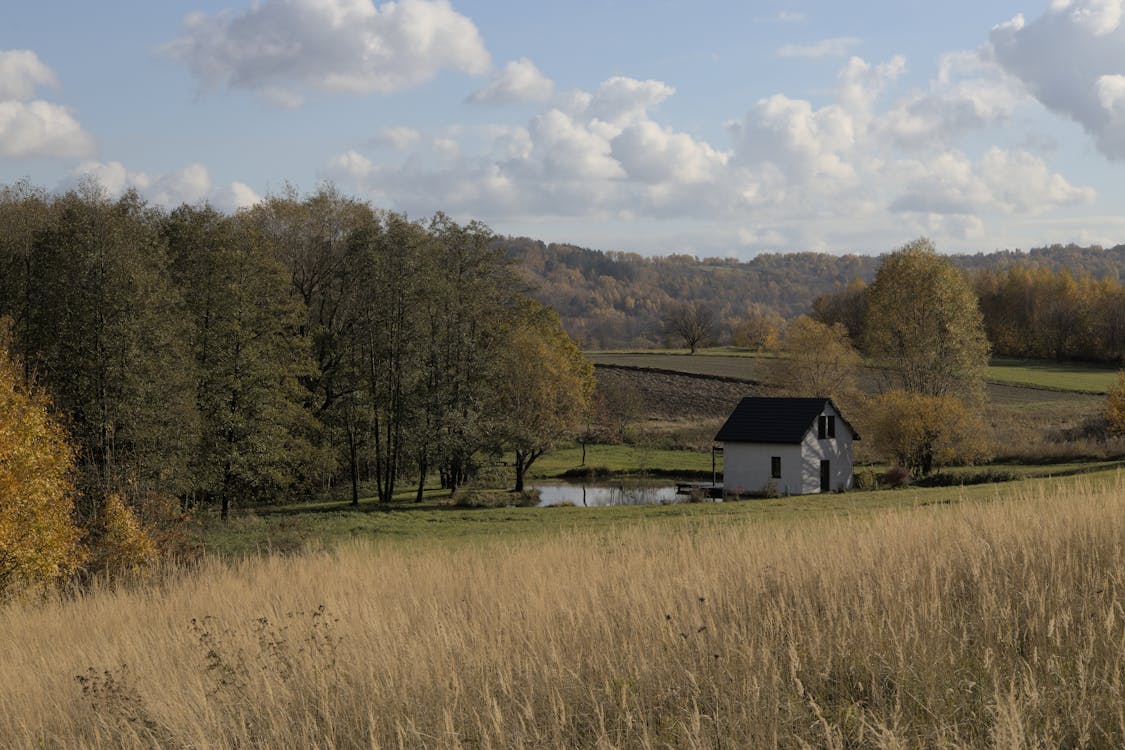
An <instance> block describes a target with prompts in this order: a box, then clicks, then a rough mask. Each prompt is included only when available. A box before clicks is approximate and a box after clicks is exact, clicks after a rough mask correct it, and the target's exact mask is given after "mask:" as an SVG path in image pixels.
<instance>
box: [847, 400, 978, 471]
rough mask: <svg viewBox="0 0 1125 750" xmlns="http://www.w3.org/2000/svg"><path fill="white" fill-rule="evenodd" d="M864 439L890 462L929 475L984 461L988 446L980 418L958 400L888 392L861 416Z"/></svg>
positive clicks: (872, 401) (874, 401)
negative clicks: (946, 467) (936, 470)
mask: <svg viewBox="0 0 1125 750" xmlns="http://www.w3.org/2000/svg"><path fill="white" fill-rule="evenodd" d="M862 413H863V414H864V418H863V420H862V424H863V427H864V428H865V430H864V434H867V435H869V436H870V438H871V439H872V440H873V441H874V443H875V446H876V448H877V449H878V450H879V451H880V452H882V453H883V454H884V455H886V456H887V457H888V458H890V459H893V460H895V461H897V462H898V463H899V464H900V465H902V466H905V467H907V468H909V469H920V470H921V472H922V473H923V474H928V473H929V472H930V471H931V470H932V469H933V468H934V467H940V466H944V465H946V464H950V463H973V462H976V461H979V460H982V459H984V458H986V457H987V456H988V454H989V444H988V440H987V438H986V437H985V433H986V431H985V425H984V423H983V421H982V420H981V418H980V417H979V416H978V415H977V414H976V413H975V412H973V411H971V410H970V409H969V408H967V407H966V405H965V402H963V401H962V400H961V399H959V398H957V397H956V396H927V395H923V394H920V393H908V392H906V391H898V390H895V391H889V392H888V393H884V394H882V395H880V396H876V397H874V398H872V399H870V401H869V402H868V404H867V408H866V409H864V410H863V412H862Z"/></svg>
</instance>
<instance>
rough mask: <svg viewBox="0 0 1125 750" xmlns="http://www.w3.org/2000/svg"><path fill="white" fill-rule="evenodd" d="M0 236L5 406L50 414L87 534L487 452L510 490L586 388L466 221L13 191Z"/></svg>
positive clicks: (484, 234)
mask: <svg viewBox="0 0 1125 750" xmlns="http://www.w3.org/2000/svg"><path fill="white" fill-rule="evenodd" d="M0 226H2V227H3V228H4V229H3V232H0V321H3V330H2V331H0V349H7V350H9V352H10V362H11V363H13V364H14V365H15V367H16V369H18V373H17V377H18V378H19V379H20V380H22V381H23V383H22V385H21V384H17V387H16V391H13V393H14V394H16V395H18V392H19V391H21V390H22V391H24V392H34V393H36V394H40V393H41V394H42V397H38V396H37V397H36V398H37V399H38V400H39V401H44V402H48V401H49V402H50V403H52V404H53V410H54V411H56V412H57V413H58V414H59V415H61V418H62V420H63V423H64V427H65V430H66V431H67V433H68V434H69V436H70V438H71V439H72V440H73V442H74V445H75V460H76V464H77V471H76V487H75V489H76V490H77V493H76V496H77V497H79V498H81V500H80V501H79V507H78V515H79V517H80V518H82V519H84V520H86V521H91V522H92V521H93V520H95V519H97V518H98V516H99V515H102V514H104V513H106V512H107V508H109V509H111V510H112V509H113V508H116V507H117V505H114V503H118V504H121V505H123V507H126V508H130V509H132V510H133V512H135V513H136V514H137V515H139V516H141V517H142V520H144V521H146V523H147V522H149V521H151V520H152V519H151V517H152V516H159V515H160V513H162V512H166V511H167V508H165V507H164V506H166V505H168V504H169V503H171V504H172V505H198V504H207V505H212V506H215V507H217V508H219V509H221V513H222V516H223V517H224V518H225V517H226V516H227V515H228V513H229V511H230V509H231V507H232V505H233V504H235V503H238V504H243V505H245V504H253V503H256V502H261V501H278V500H282V499H286V498H289V499H292V498H301V497H315V496H323V495H324V494H325V493H327V492H330V491H333V490H334V488H340V489H343V488H345V487H346V488H347V491H348V494H349V495H350V497H351V499H352V501H353V502H358V500H359V498H360V496H361V494H362V495H363V496H365V497H366V496H368V495H377V496H378V498H379V499H380V500H383V501H386V500H390V499H391V498H393V497H395V495H396V494H402V492H403V491H404V490H407V489H409V490H411V491H413V492H414V493H415V494H416V496H417V497H418V498H421V496H422V493H423V490H424V488H425V486H426V482H427V480H428V479H430V478H435V477H440V481H441V485H442V487H443V488H446V489H449V490H453V489H456V488H457V486H458V485H459V484H461V483H462V482H463V481H464V480H465V478H466V477H467V476H468V475H469V474H470V473H471V472H472V469H473V465H474V462H475V461H477V460H478V459H477V457H478V456H480V455H483V454H487V453H489V452H493V453H495V452H501V451H510V452H513V453H514V454H515V455H516V457H517V466H516V469H517V476H516V477H515V480H516V483H517V486H518V485H519V484H520V483H521V482H522V473H523V471H525V470H526V469H527V468H528V467H529V466H530V465H531V463H533V462H534V460H535V459H536V458H538V457H539V456H540V455H542V453H543V452H544V451H545V450H546V449H547V448H549V447H550V445H551V441H552V440H554V439H555V438H557V437H558V435H559V434H560V433H561V432H562V431H564V430H565V429H566V428H567V427H568V426H569V425H570V424H571V422H573V421H574V420H576V419H577V415H579V414H581V413H582V412H583V411H584V409H585V403H586V401H587V400H588V398H589V395H590V392H591V391H592V388H593V374H592V373H593V368H592V365H591V364H590V363H589V362H587V361H586V360H585V358H584V357H583V356H582V354H581V352H580V351H579V350H578V348H577V347H576V346H575V345H574V343H573V342H572V341H571V340H570V339H569V338H568V337H567V336H566V334H565V333H564V332H563V330H562V327H561V324H560V321H559V319H558V317H557V316H556V315H555V314H554V313H553V312H551V311H550V310H549V309H547V308H545V307H544V306H542V305H540V304H539V303H537V302H535V301H534V300H533V299H531V298H530V297H529V296H527V295H526V294H525V293H524V292H523V289H524V285H523V284H522V283H521V282H520V281H519V279H518V277H517V275H516V272H515V269H514V268H513V267H512V264H511V263H510V262H509V261H507V260H506V259H505V258H504V257H503V255H502V253H501V251H500V250H499V248H497V247H496V246H495V244H494V243H493V241H492V240H493V235H492V233H491V232H490V231H489V230H488V229H487V228H486V227H485V226H483V225H481V224H479V223H475V222H474V223H469V224H464V225H462V224H458V223H457V222H455V221H453V220H451V219H449V218H448V217H446V216H444V215H441V214H438V215H435V216H434V217H432V218H430V219H428V220H427V221H408V220H407V219H406V218H404V217H403V216H401V215H398V214H394V213H389V212H383V211H379V210H376V209H374V208H372V207H371V206H369V205H367V204H366V203H363V202H360V201H356V200H353V199H351V198H347V197H343V196H341V195H339V194H338V193H336V192H335V191H334V190H332V189H330V188H325V189H323V190H321V191H319V192H317V193H315V194H312V195H309V196H304V197H299V196H297V195H296V194H292V193H290V194H286V195H283V196H278V197H273V198H270V199H268V200H266V201H264V202H263V203H261V204H260V205H258V206H257V207H255V208H254V209H253V210H249V211H244V212H240V213H238V214H235V215H226V214H223V213H220V212H218V211H216V210H214V209H212V208H210V207H208V206H197V207H191V206H186V205H185V206H180V207H179V208H176V209H175V210H172V211H170V212H165V211H163V210H161V209H158V208H155V207H153V206H150V205H147V204H146V203H145V202H144V201H142V200H141V199H140V198H139V197H138V196H137V195H136V194H134V193H127V194H125V195H124V196H123V197H121V198H119V199H111V198H110V197H108V196H107V195H106V194H105V193H104V192H103V191H102V190H101V189H100V188H99V187H98V186H96V185H92V184H91V185H85V186H83V187H81V188H80V189H78V190H76V191H72V192H69V193H67V194H65V195H48V194H47V193H46V192H44V191H42V190H40V189H38V188H36V187H34V186H31V185H28V184H26V183H20V184H16V185H14V186H10V187H7V188H5V189H4V190H3V192H2V193H0ZM5 356H7V355H5ZM9 369H12V368H9ZM34 400H36V399H33V401H34ZM407 482H410V483H411V484H410V486H409V487H406V486H404V483H407ZM150 525H151V524H150Z"/></svg>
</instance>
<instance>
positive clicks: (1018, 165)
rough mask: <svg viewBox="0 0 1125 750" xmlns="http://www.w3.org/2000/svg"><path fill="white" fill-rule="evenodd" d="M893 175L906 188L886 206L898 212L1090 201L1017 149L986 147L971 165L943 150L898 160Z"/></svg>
mask: <svg viewBox="0 0 1125 750" xmlns="http://www.w3.org/2000/svg"><path fill="white" fill-rule="evenodd" d="M898 171H899V172H900V174H901V175H902V176H904V177H906V185H905V187H904V189H903V192H902V194H901V195H900V196H899V197H898V198H897V199H895V200H894V202H893V203H892V204H891V206H890V208H891V210H892V211H899V212H914V213H924V214H963V215H975V214H977V213H979V212H981V211H996V212H1000V213H1004V214H1040V213H1043V212H1045V211H1049V210H1051V209H1054V208H1058V207H1060V206H1067V205H1073V204H1077V203H1088V202H1090V201H1092V200H1094V198H1095V197H1096V194H1095V191H1094V190H1093V189H1092V188H1089V187H1076V186H1074V185H1071V184H1070V183H1069V182H1067V180H1066V179H1065V178H1063V177H1062V176H1061V175H1059V174H1052V173H1051V172H1050V170H1049V169H1048V168H1047V165H1046V164H1045V163H1044V162H1043V160H1042V159H1040V158H1039V157H1037V156H1035V155H1034V154H1030V153H1028V152H1026V151H1019V150H1015V151H1009V150H1004V149H999V148H991V149H989V150H988V151H987V152H986V153H985V154H984V156H983V157H981V159H980V160H979V161H978V162H977V163H973V162H972V161H971V160H970V159H969V158H968V157H967V156H966V155H965V154H964V153H961V152H959V151H947V152H945V153H942V154H939V155H937V156H936V157H934V158H932V159H929V160H926V161H924V162H904V163H902V164H900V165H899V166H898Z"/></svg>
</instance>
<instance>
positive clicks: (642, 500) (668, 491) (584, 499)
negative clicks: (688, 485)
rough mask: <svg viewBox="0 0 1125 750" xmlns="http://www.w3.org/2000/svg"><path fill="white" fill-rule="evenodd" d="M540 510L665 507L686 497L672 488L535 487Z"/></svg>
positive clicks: (532, 487) (551, 485) (649, 485)
mask: <svg viewBox="0 0 1125 750" xmlns="http://www.w3.org/2000/svg"><path fill="white" fill-rule="evenodd" d="M531 489H533V490H539V505H540V507H543V506H547V505H567V504H570V505H576V506H578V507H580V508H581V507H584V506H590V507H593V506H606V505H667V504H669V503H684V502H687V501H688V496H687V495H677V494H676V487H675V485H651V484H642V485H629V484H625V485H605V484H601V485H597V484H585V485H583V484H536V485H532V486H531Z"/></svg>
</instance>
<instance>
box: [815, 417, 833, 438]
mask: <svg viewBox="0 0 1125 750" xmlns="http://www.w3.org/2000/svg"><path fill="white" fill-rule="evenodd" d="M816 436H817V437H818V438H820V439H821V440H828V439H830V438H834V437H836V417H835V416H832V415H829V416H825V415H823V414H822V415H821V416H820V417H819V418H818V419H817V423H816Z"/></svg>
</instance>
